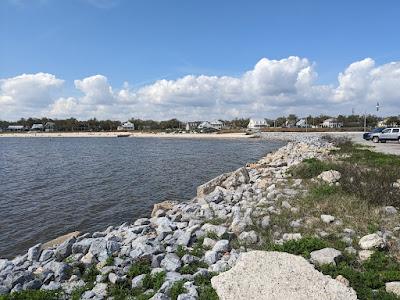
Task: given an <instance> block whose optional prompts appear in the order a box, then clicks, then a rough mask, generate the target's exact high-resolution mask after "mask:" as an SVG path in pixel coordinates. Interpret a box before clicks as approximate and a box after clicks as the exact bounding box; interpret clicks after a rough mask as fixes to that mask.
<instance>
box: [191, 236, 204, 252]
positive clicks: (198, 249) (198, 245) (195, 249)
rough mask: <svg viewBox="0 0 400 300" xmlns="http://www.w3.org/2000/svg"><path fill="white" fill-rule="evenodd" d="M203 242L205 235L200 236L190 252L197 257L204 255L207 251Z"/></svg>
mask: <svg viewBox="0 0 400 300" xmlns="http://www.w3.org/2000/svg"><path fill="white" fill-rule="evenodd" d="M203 242H204V237H200V238H198V239H197V241H196V242H195V243H194V244H193V245H192V250H190V251H189V254H190V255H193V256H197V257H202V256H203V255H204V253H205V249H204V247H203Z"/></svg>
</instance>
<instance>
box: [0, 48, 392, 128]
mask: <svg viewBox="0 0 400 300" xmlns="http://www.w3.org/2000/svg"><path fill="white" fill-rule="evenodd" d="M74 84H75V89H76V91H74V95H75V94H77V92H78V93H80V94H81V95H77V96H76V95H75V96H74V97H71V96H70V95H65V94H63V95H61V94H60V87H61V86H62V85H63V80H61V79H58V78H56V77H55V76H54V75H51V74H46V73H37V74H23V75H20V76H16V77H13V78H8V79H3V80H1V81H0V105H1V108H2V110H0V118H3V119H15V118H19V117H22V116H27V114H31V115H32V116H34V115H48V116H51V117H57V118H64V117H71V116H72V117H77V118H81V119H85V118H91V117H96V118H115V119H121V120H123V119H127V118H130V117H137V118H152V119H166V118H172V117H177V118H180V119H182V120H190V119H213V118H234V117H246V116H259V117H275V116H277V115H282V114H288V113H296V114H298V115H302V114H309V113H312V114H319V113H328V114H337V113H349V112H350V110H351V108H352V107H355V108H356V109H357V111H358V112H360V113H362V112H364V109H366V107H368V108H369V112H373V105H374V103H375V102H377V101H379V102H380V103H381V104H382V105H383V107H384V108H385V109H384V111H387V113H388V114H393V113H398V109H397V110H394V108H395V107H397V105H398V104H397V101H398V99H400V90H399V89H398V86H400V62H394V63H388V64H384V65H381V66H376V65H375V62H374V60H373V59H371V58H366V59H364V60H361V61H357V62H354V63H352V64H351V65H349V66H348V67H347V68H346V69H345V70H344V71H343V72H341V73H340V74H339V75H338V82H337V83H332V84H330V85H320V84H318V74H317V72H316V70H315V64H314V63H311V62H310V61H309V60H308V59H306V58H300V57H296V56H291V57H288V58H285V59H281V60H269V59H267V58H263V59H261V60H260V61H259V62H258V63H257V64H256V65H255V66H254V68H253V69H251V70H249V71H246V72H244V73H243V75H242V76H239V77H232V76H205V75H200V76H194V75H187V76H184V77H182V78H178V79H176V80H165V79H163V80H158V81H156V82H154V83H153V84H150V85H146V86H143V87H140V88H138V89H133V88H131V87H130V85H129V83H124V84H123V86H122V88H120V89H118V88H112V87H111V85H110V84H109V82H108V79H107V77H105V76H103V75H94V76H90V77H87V78H83V79H77V80H75V81H74ZM396 111H397V112H396Z"/></svg>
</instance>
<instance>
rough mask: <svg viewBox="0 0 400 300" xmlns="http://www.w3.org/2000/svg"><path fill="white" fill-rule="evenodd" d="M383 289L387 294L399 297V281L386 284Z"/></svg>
mask: <svg viewBox="0 0 400 300" xmlns="http://www.w3.org/2000/svg"><path fill="white" fill-rule="evenodd" d="M385 289H386V292H388V293H393V294H395V295H397V296H400V281H392V282H386V283H385Z"/></svg>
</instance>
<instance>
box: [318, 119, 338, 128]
mask: <svg viewBox="0 0 400 300" xmlns="http://www.w3.org/2000/svg"><path fill="white" fill-rule="evenodd" d="M321 127H324V128H340V127H343V123H342V122H338V120H337V119H335V118H330V119H326V120H325V121H324V122H323V123H322V124H321Z"/></svg>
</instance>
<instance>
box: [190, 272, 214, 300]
mask: <svg viewBox="0 0 400 300" xmlns="http://www.w3.org/2000/svg"><path fill="white" fill-rule="evenodd" d="M215 275H217V274H216V273H209V274H207V275H198V276H196V277H195V278H194V284H195V285H196V286H198V288H197V292H198V293H199V300H218V299H219V298H218V295H217V293H216V292H215V290H214V289H213V287H212V286H211V278H212V277H214V276H215Z"/></svg>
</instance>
